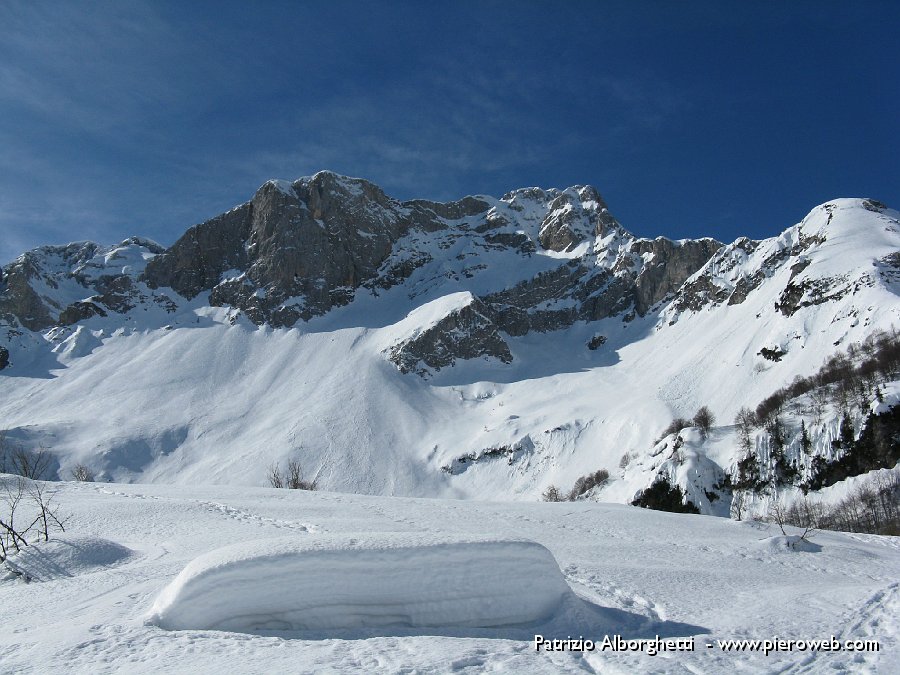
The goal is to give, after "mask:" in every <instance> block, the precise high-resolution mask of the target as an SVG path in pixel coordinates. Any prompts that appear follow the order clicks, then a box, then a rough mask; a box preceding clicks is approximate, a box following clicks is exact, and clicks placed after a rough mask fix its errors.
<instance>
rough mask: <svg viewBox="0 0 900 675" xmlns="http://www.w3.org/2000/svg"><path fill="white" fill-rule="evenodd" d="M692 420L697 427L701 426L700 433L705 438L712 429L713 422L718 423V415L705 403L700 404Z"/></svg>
mask: <svg viewBox="0 0 900 675" xmlns="http://www.w3.org/2000/svg"><path fill="white" fill-rule="evenodd" d="M691 422H692V424H693V425H694V426H695V427H699V428H700V433H701V434H703V437H704V438H705V437H706V436H707V435H708V434H709V432H710V430H711V429H712V426H713V424H715V423H716V416H715V415H713V414H712V411H711V410H710V409H709V408H707V407H706V406H705V405H704V406H700V408H699V409H698V410H697V412H696V413H694V419H693V420H691Z"/></svg>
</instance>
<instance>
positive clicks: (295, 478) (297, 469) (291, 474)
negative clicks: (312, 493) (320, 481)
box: [266, 459, 316, 490]
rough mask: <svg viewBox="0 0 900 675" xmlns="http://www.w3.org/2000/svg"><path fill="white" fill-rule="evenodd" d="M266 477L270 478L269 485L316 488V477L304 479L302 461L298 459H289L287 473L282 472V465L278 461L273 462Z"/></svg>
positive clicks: (300, 488)
mask: <svg viewBox="0 0 900 675" xmlns="http://www.w3.org/2000/svg"><path fill="white" fill-rule="evenodd" d="M266 477H267V478H268V480H269V485H271V486H272V487H273V488H288V489H290V490H315V489H316V481H315V479H313V480H311V481H309V480H303V469H302V467H301V466H300V462H299V461H298V460H296V459H289V460H288V463H287V471H286V472H285V473H282V472H281V465H280V464H279V463H278V462H273V463H272V465H271V466H270V467H269V471H268V474H267V476H266Z"/></svg>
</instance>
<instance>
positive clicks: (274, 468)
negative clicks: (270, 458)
mask: <svg viewBox="0 0 900 675" xmlns="http://www.w3.org/2000/svg"><path fill="white" fill-rule="evenodd" d="M266 477H267V478H268V479H269V485H271V486H272V487H273V488H283V487H284V477H283V476H282V475H281V467H280V466H278V462H272V465H271V466H270V467H269V472H268V474H267V475H266Z"/></svg>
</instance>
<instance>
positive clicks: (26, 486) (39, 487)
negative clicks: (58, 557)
mask: <svg viewBox="0 0 900 675" xmlns="http://www.w3.org/2000/svg"><path fill="white" fill-rule="evenodd" d="M55 498H56V490H54V489H53V488H52V487H48V486H47V485H46V484H44V483H41V482H39V481H34V480H31V479H29V478H25V477H24V476H17V477H16V478H15V479H13V480H6V481H4V485H3V494H2V496H0V501H2V502H3V504H4V506H5V508H4V509H3V515H2V517H0V562H2V561H4V560H6V558H7V557H8V556H9V554H10V553H18V552H19V551H21V550H22V548H24V547H25V546H28V545H29V541H28V540H29V536H30V535H33V536H34V537H36V538H37V540H39V541H41V540H42V541H49V539H50V533H51V532H52V531H53V530H60V531H62V532H65V530H66V528H65V523H66V520H67V519H66V518H64V517H63V516H62V515H61V514H60V511H59V507H58V506H57V504H56V503H55ZM22 523H28V524H27V525H22Z"/></svg>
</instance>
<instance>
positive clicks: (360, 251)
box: [144, 172, 408, 326]
mask: <svg viewBox="0 0 900 675" xmlns="http://www.w3.org/2000/svg"><path fill="white" fill-rule="evenodd" d="M407 226H408V224H407V222H406V221H403V220H402V219H401V217H400V206H399V204H398V203H397V202H395V201H394V200H392V199H390V198H389V197H387V196H386V195H385V194H384V193H383V192H382V191H381V190H380V189H379V188H378V187H376V186H375V185H373V184H372V183H369V182H367V181H363V180H358V179H353V180H350V179H342V178H340V177H338V176H336V175H334V174H331V173H328V172H322V173H319V174H316V176H314V177H312V178H311V179H300V180H298V181H295V182H294V183H293V184H287V183H284V182H280V181H270V182H268V183H266V184H265V185H263V186H262V187H261V188H260V189H259V190H258V191H257V193H256V194H255V195H254V196H253V199H251V200H250V202H248V203H247V204H244V205H242V206H240V207H238V208H236V209H234V210H232V211H229V212H228V213H226V214H224V215H222V216H219V217H218V218H214V219H212V220H210V221H207V222H206V223H203V224H201V225H197V226H196V227H193V228H191V230H189V231H188V232H187V233H186V234H185V235H184V236H183V237H182V238H181V239H179V240H178V241H177V242H176V243H175V244H174V245H173V246H172V247H171V248H170V249H169V250H168V251H167V252H166V253H164V254H163V255H161V256H158V257H157V258H156V259H155V260H153V261H152V263H150V264H149V265H148V266H147V271H146V273H145V275H144V279H145V280H146V281H147V283H148V285H150V286H151V287H159V286H171V287H172V288H173V289H175V290H176V291H178V292H179V293H180V294H181V295H184V296H185V297H188V298H191V297H194V296H196V295H197V294H198V293H200V292H201V291H204V290H210V291H211V294H210V303H211V304H213V305H231V306H234V307H237V308H239V309H242V310H244V311H245V313H246V314H247V315H248V317H250V319H251V320H253V321H254V322H256V323H264V322H269V323H272V324H273V325H275V326H291V325H293V324H294V323H296V321H297V320H299V319H301V318H302V319H309V318H310V317H312V316H316V315H319V314H324V313H325V312H327V311H328V310H330V309H331V308H332V307H334V306H340V305H344V304H346V303H347V302H349V301H350V300H351V299H352V298H353V292H354V290H355V289H356V288H357V287H358V286H359V285H360V284H361V283H362V282H364V281H367V280H369V279H371V278H372V277H374V276H375V273H376V271H377V270H378V267H379V266H380V265H381V263H382V262H383V261H384V259H385V258H386V257H387V256H388V254H389V253H390V252H391V250H392V246H393V244H394V242H395V241H396V240H397V239H398V238H399V237H400V236H401V234H402V233H403V232H404V231H405V229H406V227H407ZM231 270H233V271H234V272H235V273H234V274H231V275H229V276H227V278H223V274H225V273H226V272H229V271H231Z"/></svg>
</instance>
